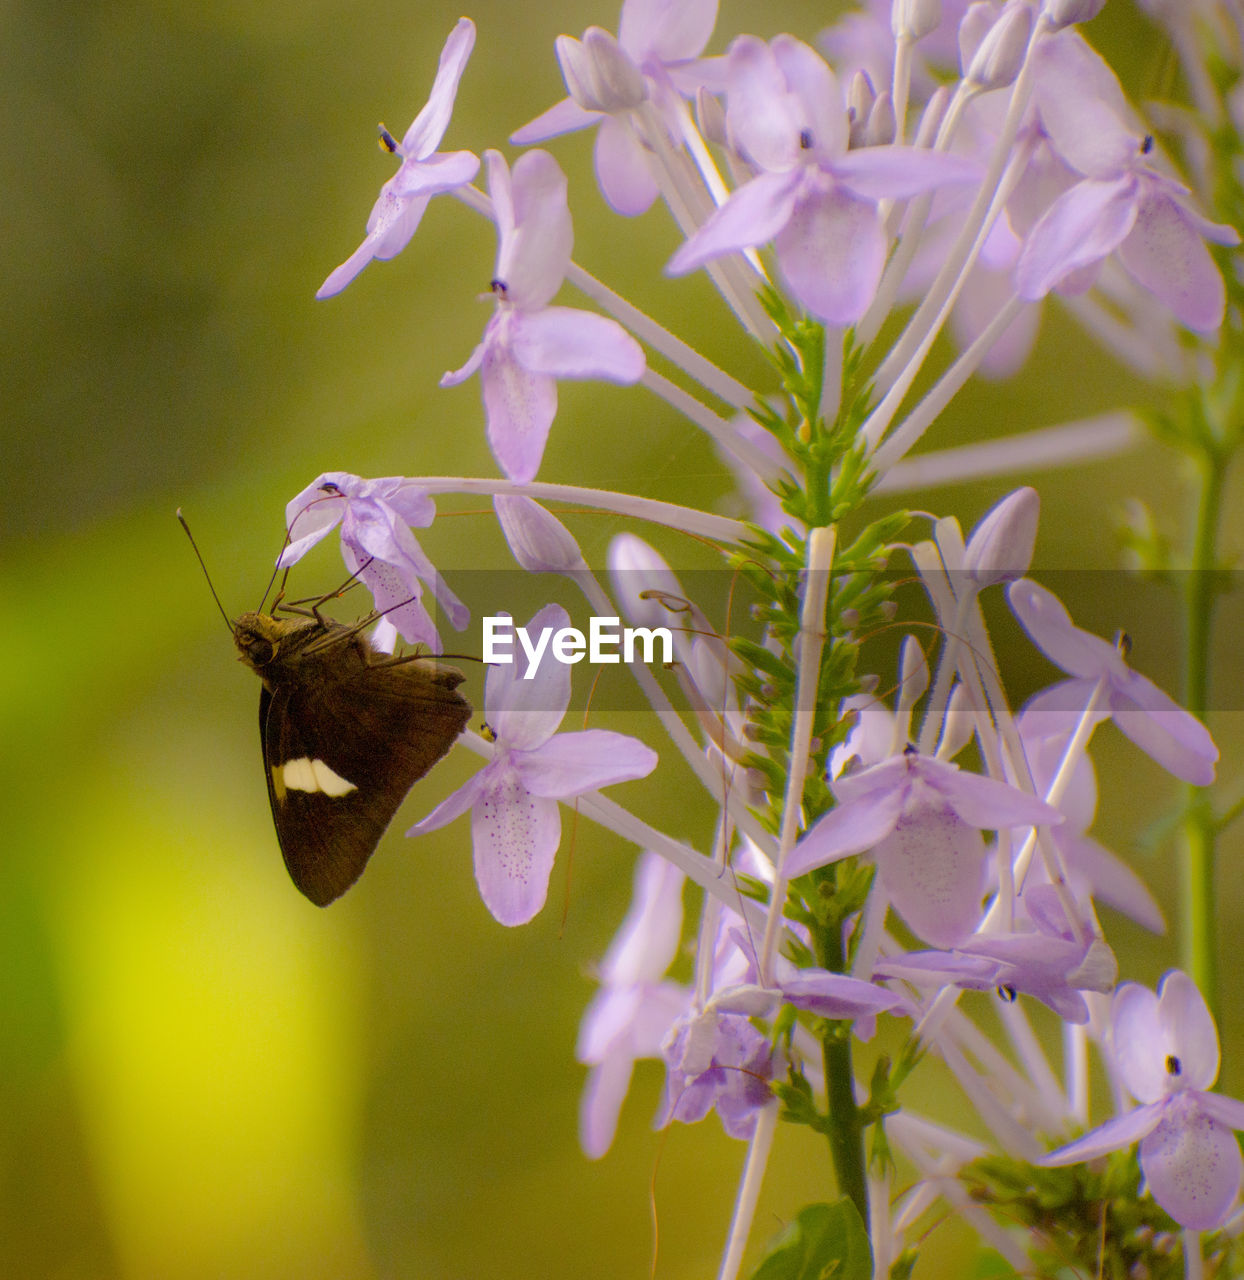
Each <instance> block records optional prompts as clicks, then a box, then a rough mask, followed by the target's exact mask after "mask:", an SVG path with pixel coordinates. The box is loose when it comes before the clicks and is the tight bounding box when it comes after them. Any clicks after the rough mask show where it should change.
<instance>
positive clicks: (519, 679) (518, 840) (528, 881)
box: [407, 604, 657, 925]
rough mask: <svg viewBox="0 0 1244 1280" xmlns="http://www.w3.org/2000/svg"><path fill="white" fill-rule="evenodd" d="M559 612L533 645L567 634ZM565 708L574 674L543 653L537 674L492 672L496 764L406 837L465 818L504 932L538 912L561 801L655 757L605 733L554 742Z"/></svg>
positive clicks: (489, 708) (480, 878) (543, 614)
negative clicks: (550, 636)
mask: <svg viewBox="0 0 1244 1280" xmlns="http://www.w3.org/2000/svg"><path fill="white" fill-rule="evenodd" d="M569 623H570V619H569V617H568V615H567V613H566V611H565V609H563V608H562V607H561V606H560V605H554V604H550V605H546V606H545V607H544V608H543V609H541V610H540V612H539V613H537V614H536V616H535V617H534V618H533V619H532V620H531V622H530V623H528V625H527V631H528V633H529V634H530V635H532V636H537V637H538V636H539V635H540V634H541V633H542V632H544V631H547V630H550V629H552V630H554V631H556V630H560V629H561V628H564V627H567V626H569ZM569 703H570V667H569V666H568V665H567V664H566V663H563V662H558V661H557V660H556V659H555V658H553V657H552V656H551V654H549V653H548V652H547V651H546V652H545V659H544V661H543V662H541V663H540V665H539V666H538V667H537V668H536V669H535V671H534V672H528V671H526V670H525V669H524V668H523V667H522V666H521V665H520V664H519V663H518V662H511V663H499V664H497V665H495V666H492V667H489V669H488V675H487V678H486V679H485V682H484V715H485V716H486V718H487V721H488V724H489V725H490V726H491V728H492V731H493V733H494V734H495V745H494V747H493V758H492V760H491V761H490V762H489V763H488V764H486V765H485V766H484V767H483V768H482V769H481V770H480V771H479V773H477V774H476V775H475V776H474V777H473V778H472V779H471V780H470V781H469V782H467V783H466V784H465V785H463V786H461V787H459V788H458V790H457V791H455V792H454V793H453V795H451V796H449V797H447V798H446V799H445V800H443V801H442V802H441V803H440V804H439V805H437V807H436V808H435V809H433V810H432V812H431V813H430V814H428V816H427V817H426V818H424V819H423V821H422V822H417V823H416V824H415V825H414V826H413V827H411V829H410V831H409V832H407V834H408V835H423V834H425V833H427V832H429V831H435V830H436V829H437V828H438V827H443V826H444V825H445V824H446V823H448V822H452V821H453V820H454V819H455V818H456V817H458V816H459V815H460V814H463V813H465V812H466V811H467V810H468V809H470V810H471V843H472V845H473V847H474V850H475V880H476V883H477V884H478V885H479V891H480V896H481V897H482V898H483V900H484V905H485V906H486V907H487V908H488V910H489V911H491V912H492V914H493V915H494V916H495V917H496V919H497V920H498V921H499V922H500V923H501V924H506V925H517V924H526V923H527V921H528V920H530V919H531V918H532V917H533V916H535V915H536V913H537V912H538V911H539V910H540V908H541V907H543V906H544V900H545V897H546V896H547V894H548V888H549V875H550V874H551V872H552V870H553V858H554V855H555V854H556V853H557V846H558V844H560V843H561V811H560V810H559V809H558V807H557V802H558V801H559V800H571V799H573V798H574V797H575V796H580V795H582V794H583V793H584V792H586V791H595V790H596V789H597V788H598V787H606V786H609V785H610V784H611V783H614V782H625V781H626V780H627V779H629V778H642V777H645V776H646V775H647V774H649V773H651V772H652V770H653V769H654V768H655V767H656V763H657V756H656V752H655V751H653V750H652V749H651V748H650V747H646V746H644V744H643V743H642V742H639V741H637V740H636V739H635V738H628V737H626V736H625V735H624V734H621V733H611V732H608V731H607V730H603V729H588V730H584V731H582V732H579V733H558V732H557V728H558V726H559V725H560V724H561V722H562V717H563V716H564V715H565V714H566V707H567V706H568V705H569Z"/></svg>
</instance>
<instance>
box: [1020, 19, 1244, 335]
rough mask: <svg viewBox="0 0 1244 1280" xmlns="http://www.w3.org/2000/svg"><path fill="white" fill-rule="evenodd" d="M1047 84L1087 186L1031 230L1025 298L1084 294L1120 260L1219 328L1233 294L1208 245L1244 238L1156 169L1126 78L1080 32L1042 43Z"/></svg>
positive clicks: (1182, 308) (1024, 265) (1178, 313)
mask: <svg viewBox="0 0 1244 1280" xmlns="http://www.w3.org/2000/svg"><path fill="white" fill-rule="evenodd" d="M1090 68H1091V71H1090V72H1089V74H1088V75H1087V76H1086V75H1085V72H1086V71H1088V70H1089V69H1090ZM1038 84H1039V85H1040V86H1041V87H1040V89H1039V90H1038V111H1039V113H1040V117H1041V122H1042V125H1043V127H1044V129H1045V132H1046V134H1047V136H1048V137H1049V138H1050V141H1051V144H1052V145H1053V146H1054V148H1055V150H1056V151H1057V152H1058V154H1059V155H1060V156H1061V158H1062V159H1063V160H1064V161H1065V162H1066V163H1067V164H1068V165H1069V166H1070V167H1071V168H1072V169H1073V170H1075V171H1076V173H1077V174H1078V175H1079V176H1080V181H1079V182H1077V183H1075V185H1074V186H1072V187H1071V188H1070V189H1069V190H1068V191H1066V192H1064V193H1063V194H1062V195H1061V196H1059V198H1058V199H1057V200H1055V201H1054V203H1053V204H1052V205H1051V206H1050V207H1049V208H1048V209H1047V210H1046V212H1045V213H1044V215H1043V216H1042V217H1041V218H1040V219H1039V220H1038V222H1037V224H1036V225H1035V226H1034V227H1033V228H1032V230H1031V231H1030V232H1029V234H1028V237H1027V239H1026V241H1025V243H1024V247H1023V250H1022V251H1021V253H1020V256H1019V261H1018V262H1017V264H1016V267H1015V283H1016V290H1017V292H1018V294H1019V296H1020V297H1021V298H1023V299H1025V300H1026V301H1034V300H1036V299H1038V298H1043V297H1044V296H1045V295H1046V294H1047V293H1049V292H1050V290H1051V289H1054V288H1061V289H1063V290H1064V291H1065V292H1068V293H1079V292H1083V291H1084V290H1085V289H1087V288H1088V287H1089V286H1090V285H1092V284H1093V283H1094V282H1095V280H1096V277H1097V271H1098V270H1099V268H1100V266H1101V263H1102V262H1103V261H1104V260H1105V259H1106V258H1107V257H1109V256H1110V255H1111V254H1114V255H1116V256H1117V259H1118V262H1119V263H1120V265H1121V266H1122V267H1123V268H1124V269H1125V270H1126V271H1127V272H1128V274H1129V275H1131V276H1132V278H1133V279H1134V280H1135V281H1136V282H1137V283H1138V284H1140V285H1141V286H1143V287H1144V288H1145V289H1147V290H1148V291H1149V292H1150V293H1152V294H1153V295H1154V296H1155V297H1156V298H1157V299H1158V300H1159V301H1160V302H1161V303H1162V304H1163V305H1164V306H1166V307H1168V308H1169V309H1170V310H1171V311H1172V312H1173V313H1174V315H1175V317H1176V318H1177V319H1178V320H1179V321H1180V322H1181V323H1182V324H1184V325H1186V326H1187V327H1188V328H1190V329H1196V330H1202V331H1205V330H1212V329H1216V328H1217V327H1218V326H1219V325H1220V324H1221V323H1222V317H1223V311H1224V307H1225V305H1226V294H1225V289H1224V286H1223V282H1222V275H1221V273H1220V272H1219V270H1218V267H1217V266H1216V265H1215V263H1214V260H1213V258H1212V257H1211V256H1210V253H1209V250H1208V249H1207V248H1206V247H1205V241H1206V240H1209V241H1211V242H1214V243H1217V244H1229V245H1234V244H1239V242H1240V237H1239V234H1238V233H1237V232H1236V230H1235V229H1234V228H1233V227H1229V226H1226V225H1224V224H1222V223H1214V222H1211V221H1209V219H1207V218H1205V217H1204V216H1203V215H1202V214H1200V213H1199V212H1198V211H1197V210H1196V209H1195V208H1194V207H1193V204H1192V198H1191V195H1190V193H1189V191H1188V188H1187V187H1185V186H1184V185H1183V184H1182V183H1180V182H1177V181H1176V180H1175V179H1174V178H1171V177H1169V176H1167V175H1166V174H1163V173H1160V172H1158V170H1157V169H1155V168H1154V166H1153V164H1152V163H1151V161H1150V158H1149V157H1150V153H1151V150H1152V145H1153V140H1152V138H1150V137H1148V136H1146V135H1144V134H1143V133H1141V132H1140V131H1139V129H1138V127H1137V126H1136V125H1135V123H1134V122H1133V121H1132V120H1131V119H1130V118H1129V117H1128V115H1126V114H1125V112H1126V107H1125V106H1122V105H1121V98H1122V94H1121V92H1119V91H1118V89H1117V81H1114V78H1113V75H1112V73H1111V72H1110V71H1109V69H1108V68H1105V64H1104V63H1102V62H1101V60H1100V59H1099V58H1098V57H1097V55H1096V54H1093V53H1092V51H1091V50H1088V47H1087V46H1086V45H1085V44H1084V43H1083V41H1081V40H1080V38H1079V37H1078V36H1077V35H1076V34H1075V33H1074V32H1064V33H1062V34H1061V35H1060V36H1058V37H1055V38H1052V39H1049V40H1046V41H1044V42H1042V46H1041V48H1040V67H1039V76H1038Z"/></svg>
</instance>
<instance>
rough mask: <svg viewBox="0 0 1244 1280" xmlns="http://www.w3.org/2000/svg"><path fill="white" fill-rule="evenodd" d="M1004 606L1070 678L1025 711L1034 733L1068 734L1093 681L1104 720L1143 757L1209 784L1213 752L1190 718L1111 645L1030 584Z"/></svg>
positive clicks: (1018, 586) (1017, 588) (1015, 588)
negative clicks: (1100, 690) (1100, 687)
mask: <svg viewBox="0 0 1244 1280" xmlns="http://www.w3.org/2000/svg"><path fill="white" fill-rule="evenodd" d="M1007 599H1008V600H1009V601H1010V604H1011V608H1012V609H1013V610H1014V612H1015V616H1016V617H1017V618H1018V619H1019V621H1020V623H1021V625H1022V626H1023V628H1024V630H1025V631H1027V632H1028V635H1029V637H1030V638H1031V640H1032V642H1033V644H1035V645H1036V646H1037V648H1038V649H1040V650H1041V652H1042V653H1043V654H1045V656H1046V657H1047V658H1049V660H1050V661H1051V662H1053V663H1054V664H1055V665H1056V666H1059V667H1061V668H1062V669H1063V670H1064V671H1065V672H1067V674H1068V675H1070V676H1073V677H1074V679H1072V680H1067V681H1064V682H1062V683H1060V684H1057V685H1054V686H1052V687H1051V688H1049V689H1046V690H1045V691H1044V692H1043V693H1039V694H1037V696H1036V697H1035V698H1033V699H1032V700H1031V701H1030V702H1029V703H1028V705H1027V707H1026V708H1025V710H1024V716H1025V718H1026V719H1029V722H1030V723H1031V724H1032V725H1033V726H1034V728H1035V727H1036V726H1037V725H1038V723H1039V722H1038V719H1037V717H1041V718H1042V720H1044V721H1045V723H1042V724H1040V730H1039V731H1040V733H1041V734H1042V735H1043V736H1045V735H1050V734H1055V733H1058V732H1066V731H1069V729H1070V727H1071V725H1072V724H1074V722H1075V720H1076V719H1078V718H1079V714H1080V709H1081V708H1083V707H1085V706H1087V705H1088V702H1089V699H1090V697H1091V696H1092V693H1093V689H1094V686H1095V685H1096V684H1097V683H1098V681H1102V682H1104V684H1105V700H1106V703H1105V704H1106V707H1107V708H1108V711H1107V712H1105V713H1103V718H1104V715H1105V714H1108V715H1109V716H1110V718H1111V719H1113V720H1114V722H1115V724H1117V725H1118V726H1119V728H1120V729H1121V730H1122V731H1123V733H1124V734H1125V735H1126V736H1127V737H1129V738H1130V739H1131V740H1132V741H1133V742H1134V743H1135V744H1136V745H1137V746H1138V747H1139V748H1140V749H1141V750H1142V751H1143V752H1145V754H1146V755H1148V756H1151V757H1152V758H1153V759H1154V760H1156V761H1157V762H1158V764H1160V765H1161V766H1162V767H1163V768H1164V769H1165V770H1167V772H1168V773H1172V774H1174V775H1175V777H1177V778H1181V779H1183V781H1185V782H1192V783H1195V784H1196V785H1197V786H1202V787H1204V786H1208V785H1209V784H1210V783H1211V782H1213V780H1214V765H1215V763H1216V762H1217V760H1218V748H1217V747H1216V746H1214V740H1213V739H1212V738H1211V737H1210V735H1209V731H1208V730H1207V729H1206V728H1205V726H1204V725H1203V724H1202V723H1201V722H1200V721H1199V720H1198V719H1197V718H1196V717H1195V716H1194V715H1192V714H1191V712H1188V711H1185V710H1184V709H1183V707H1181V706H1180V705H1179V704H1178V703H1177V702H1175V701H1174V700H1173V699H1172V698H1170V697H1169V696H1168V695H1167V694H1165V693H1163V692H1162V690H1161V689H1159V688H1158V687H1157V685H1155V684H1154V683H1153V681H1152V680H1148V679H1146V678H1145V677H1144V676H1142V675H1141V674H1140V673H1139V672H1137V671H1133V670H1132V669H1131V667H1129V666H1128V665H1127V663H1126V662H1124V660H1123V657H1122V655H1121V654H1120V652H1119V650H1118V648H1117V647H1116V646H1115V645H1112V644H1109V643H1108V642H1107V641H1105V640H1103V639H1101V637H1100V636H1095V635H1091V634H1090V633H1089V632H1087V631H1082V630H1081V629H1080V628H1079V627H1077V626H1076V625H1075V624H1074V623H1073V622H1072V621H1071V615H1070V614H1068V612H1067V610H1066V608H1065V607H1064V606H1063V604H1062V602H1061V601H1060V600H1059V599H1058V597H1057V596H1055V595H1054V594H1053V592H1051V591H1047V590H1046V589H1045V588H1044V587H1042V586H1038V585H1037V583H1035V582H1033V581H1032V580H1031V579H1029V578H1021V579H1020V580H1019V581H1018V582H1013V583H1012V584H1011V585H1010V587H1008V588H1007Z"/></svg>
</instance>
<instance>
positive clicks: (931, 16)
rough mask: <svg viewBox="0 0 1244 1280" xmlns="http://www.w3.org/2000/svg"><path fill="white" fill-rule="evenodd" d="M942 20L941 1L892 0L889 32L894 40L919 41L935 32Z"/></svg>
mask: <svg viewBox="0 0 1244 1280" xmlns="http://www.w3.org/2000/svg"><path fill="white" fill-rule="evenodd" d="M941 20H942V0H894V3H893V5H892V6H891V8H890V30H891V31H892V32H893V33H894V38H895V39H896V40H920V39H923V37H925V36H927V35H928V34H929V32H930V31H935V30H937V24H938V23H939V22H941Z"/></svg>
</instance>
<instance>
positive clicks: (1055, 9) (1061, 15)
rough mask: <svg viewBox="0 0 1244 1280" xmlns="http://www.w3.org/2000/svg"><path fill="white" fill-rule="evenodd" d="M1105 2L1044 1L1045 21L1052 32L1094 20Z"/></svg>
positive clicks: (1075, 0) (1100, 0) (1098, 0)
mask: <svg viewBox="0 0 1244 1280" xmlns="http://www.w3.org/2000/svg"><path fill="white" fill-rule="evenodd" d="M1105 6H1106V0H1045V21H1046V24H1047V25H1048V26H1049V27H1050V29H1051V30H1053V31H1061V30H1062V28H1063V27H1070V26H1072V25H1073V24H1075V23H1077V22H1087V21H1088V20H1089V19H1090V18H1095V17H1097V15H1098V14H1099V13H1100V12H1101V11H1102V9H1104V8H1105Z"/></svg>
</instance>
